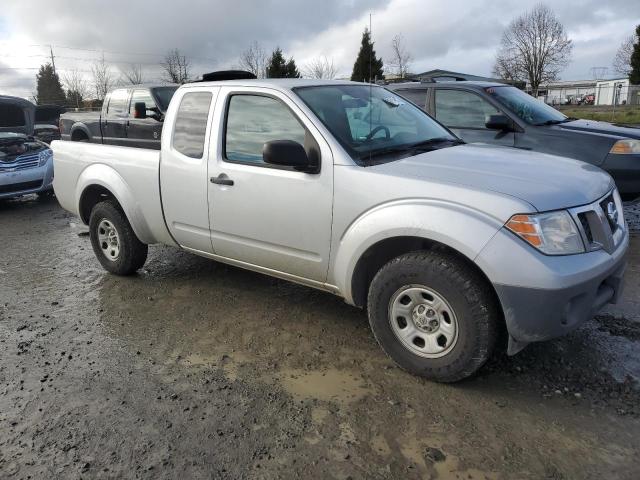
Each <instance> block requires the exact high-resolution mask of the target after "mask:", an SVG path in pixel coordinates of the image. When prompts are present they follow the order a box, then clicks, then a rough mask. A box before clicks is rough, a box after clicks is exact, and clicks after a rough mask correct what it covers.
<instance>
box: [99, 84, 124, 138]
mask: <svg viewBox="0 0 640 480" xmlns="http://www.w3.org/2000/svg"><path fill="white" fill-rule="evenodd" d="M128 121H129V91H128V90H126V89H124V88H121V89H118V90H114V91H113V92H112V93H111V96H110V97H109V103H108V105H107V110H106V112H105V115H104V117H103V118H102V143H104V144H106V145H127V122H128Z"/></svg>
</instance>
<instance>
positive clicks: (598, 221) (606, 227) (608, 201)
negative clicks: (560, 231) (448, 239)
mask: <svg viewBox="0 0 640 480" xmlns="http://www.w3.org/2000/svg"><path fill="white" fill-rule="evenodd" d="M610 205H612V206H611V207H610ZM569 211H570V212H571V214H572V215H573V218H574V219H575V220H576V223H577V225H578V228H579V230H580V234H581V236H582V240H583V241H584V244H585V246H586V247H587V251H593V250H599V249H604V250H605V251H606V252H609V253H611V252H613V251H614V250H615V249H616V248H617V246H618V245H619V244H620V242H621V241H622V239H623V238H624V224H623V222H622V219H621V217H620V215H622V205H621V204H620V202H619V201H617V200H616V196H615V195H614V193H613V192H611V193H609V194H607V195H606V196H605V197H603V198H601V199H600V200H597V201H595V202H593V203H592V204H590V205H585V206H583V207H576V208H572V209H570V210H569ZM616 212H617V214H616Z"/></svg>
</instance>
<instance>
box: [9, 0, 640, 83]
mask: <svg viewBox="0 0 640 480" xmlns="http://www.w3.org/2000/svg"><path fill="white" fill-rule="evenodd" d="M537 2H538V0H517V1H516V0H493V1H489V0H476V1H474V2H469V1H468V0H466V1H462V0H325V1H318V0H313V1H304V2H303V1H300V0H263V1H261V2H255V1H248V0H236V1H235V2H228V1H225V2H223V1H220V0H216V1H211V0H193V1H183V2H180V3H170V2H158V1H157V0H156V1H152V0H138V1H134V2H132V1H130V0H110V2H109V3H108V6H107V4H105V3H104V2H101V3H97V2H88V1H85V2H77V1H70V0H59V1H56V2H51V1H50V0H32V1H30V2H24V1H21V0H5V1H4V2H3V8H2V10H1V11H0V61H2V62H4V63H6V64H7V65H9V66H11V67H13V68H33V67H38V66H39V65H40V64H41V63H43V62H45V61H47V55H48V54H49V49H48V47H47V45H49V44H52V45H54V53H55V55H56V66H57V67H58V68H59V69H60V71H61V72H64V71H65V70H70V69H78V70H81V71H83V72H84V73H85V74H86V75H88V71H89V68H90V63H91V62H92V61H93V60H95V59H96V58H97V57H99V56H100V55H101V53H100V51H101V50H104V51H105V58H106V59H107V61H109V62H110V63H112V64H113V65H114V71H115V70H117V67H122V68H125V67H126V65H127V62H133V63H141V64H143V69H144V70H145V75H146V77H147V79H148V80H157V79H158V78H159V76H160V67H159V63H160V62H161V60H162V55H163V54H164V52H166V51H168V50H169V49H172V48H179V49H180V50H181V51H182V52H183V53H185V54H186V55H187V56H188V57H189V58H190V59H191V63H192V66H193V69H192V70H193V73H195V74H201V73H203V72H206V71H211V70H215V69H221V68H228V67H231V66H234V65H236V64H237V60H238V58H239V56H240V53H241V52H242V51H243V50H244V49H245V48H247V46H248V45H249V44H250V43H251V42H252V41H253V40H257V41H258V42H260V43H261V44H262V46H263V47H264V48H265V50H267V51H271V50H272V49H273V48H275V47H276V46H280V47H281V48H282V49H283V50H284V52H285V54H286V55H287V56H290V55H293V56H294V57H295V59H296V61H297V63H298V64H299V65H300V66H302V65H304V63H306V62H308V61H310V60H311V59H313V58H314V57H317V56H319V55H324V56H327V57H330V58H332V59H333V60H334V63H335V65H336V66H337V68H338V70H339V72H340V74H341V75H342V76H349V75H350V73H351V68H352V66H353V62H354V60H355V56H356V54H357V50H358V48H359V44H360V37H361V35H362V31H363V29H364V27H365V26H366V25H368V22H369V13H372V14H373V38H374V41H375V42H376V50H377V53H378V55H379V56H382V57H383V58H384V59H388V58H390V53H391V48H390V43H391V39H392V38H393V36H394V35H395V34H397V33H402V34H403V37H404V39H405V42H406V45H407V47H408V49H409V51H410V52H411V54H412V55H413V57H414V62H413V70H414V71H424V70H429V69H432V68H444V69H450V70H457V71H463V72H469V73H475V74H481V75H482V74H490V72H491V67H492V63H493V58H494V54H495V51H496V48H497V46H498V44H499V41H500V36H501V33H502V30H503V29H504V27H505V26H507V25H508V24H509V22H510V21H511V20H512V19H513V18H514V17H515V16H517V15H519V14H521V13H523V12H524V11H526V10H527V9H529V8H531V7H532V6H534V5H535V4H536V3H537ZM636 2H637V0H610V1H608V2H606V3H603V2H601V1H596V0H580V1H578V0H573V1H566V2H553V3H551V2H549V5H550V6H551V7H552V8H553V9H554V11H555V12H556V14H557V16H558V17H559V18H560V20H561V21H562V22H563V24H564V25H565V27H566V28H567V31H568V32H569V34H570V37H571V38H573V40H574V45H575V48H574V61H573V62H572V63H571V65H570V66H569V67H568V68H567V69H566V70H565V72H563V77H564V78H576V79H577V78H579V77H580V78H585V77H587V78H588V76H589V71H590V69H591V67H594V66H609V65H610V64H611V60H612V58H613V56H614V55H615V52H616V50H617V48H618V46H619V44H620V42H621V41H622V40H623V39H624V38H625V37H626V36H628V35H630V34H631V33H632V32H633V29H634V27H635V25H636V24H638V23H640V12H637V9H634V6H635V4H636ZM34 12H37V15H36V14H34ZM630 13H635V14H636V16H635V17H634V16H633V15H630ZM63 47H75V48H81V49H86V50H75V49H69V48H63ZM7 72H8V71H7V70H0V88H2V91H7V88H6V86H7V85H8V84H9V83H11V84H12V85H13V84H14V82H18V84H19V86H20V88H22V89H23V90H22V91H23V92H24V91H25V90H24V89H32V88H33V80H32V79H33V77H34V76H35V71H30V70H12V71H11V73H7ZM10 79H11V80H10Z"/></svg>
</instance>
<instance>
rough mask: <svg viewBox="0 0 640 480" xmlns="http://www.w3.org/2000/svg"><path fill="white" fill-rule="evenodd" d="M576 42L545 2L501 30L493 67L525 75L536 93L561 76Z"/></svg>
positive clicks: (520, 76) (523, 77)
mask: <svg viewBox="0 0 640 480" xmlns="http://www.w3.org/2000/svg"><path fill="white" fill-rule="evenodd" d="M572 51H573V44H572V43H571V40H569V38H568V37H567V33H566V32H565V29H564V27H563V26H562V24H561V23H560V22H559V21H558V19H557V18H556V16H555V14H554V13H553V11H552V10H551V9H550V8H549V7H547V6H545V5H542V4H539V5H536V6H535V7H533V9H532V10H531V11H529V12H526V13H525V14H524V15H521V16H520V17H518V18H516V19H515V20H513V21H512V22H511V23H510V24H509V26H508V27H507V29H506V30H505V31H504V32H503V34H502V41H501V46H500V49H499V50H498V53H497V55H496V64H495V66H494V71H495V72H497V73H499V74H500V73H502V72H507V73H508V74H509V75H510V76H511V79H526V80H527V81H528V82H529V84H530V85H531V90H532V93H533V95H534V96H537V95H538V88H539V86H540V85H541V84H542V83H546V82H551V81H554V80H557V79H558V75H559V74H560V72H561V71H562V70H563V69H564V68H565V67H566V66H567V65H568V64H569V62H570V61H571V53H572Z"/></svg>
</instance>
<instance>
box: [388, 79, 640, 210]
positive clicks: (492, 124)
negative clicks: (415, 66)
mask: <svg viewBox="0 0 640 480" xmlns="http://www.w3.org/2000/svg"><path fill="white" fill-rule="evenodd" d="M387 88H389V89H390V90H393V91H395V92H396V93H398V94H400V95H402V96H403V97H405V98H407V99H408V100H410V101H412V102H413V103H415V104H416V105H418V106H419V107H420V108H422V109H424V110H425V111H426V112H427V113H429V114H430V115H432V116H433V117H434V118H435V119H436V120H438V121H439V122H440V123H442V124H443V125H445V126H447V127H448V128H449V129H450V130H452V131H453V132H454V133H455V134H456V135H458V136H459V137H460V138H462V139H463V140H464V141H466V142H484V143H491V144H495V145H504V146H509V147H517V148H520V149H525V150H533V151H536V152H541V153H551V154H554V155H560V156H563V157H569V158H575V159H576V160H581V161H584V162H587V163H590V164H592V165H596V166H598V167H600V168H602V169H604V170H606V171H607V172H609V173H610V174H611V175H612V176H613V178H614V180H615V182H616V184H617V186H618V189H619V191H620V193H621V194H622V195H623V196H625V197H629V198H635V197H638V196H640V129H638V128H630V127H623V126H618V125H613V124H611V123H607V122H597V121H593V120H578V119H575V118H569V117H567V116H566V115H564V114H562V113H561V112H559V111H557V110H556V109H554V108H552V107H550V106H548V105H546V104H545V103H544V102H541V101H538V100H536V99H535V98H533V97H532V96H530V95H528V94H526V93H525V92H523V91H521V90H519V89H517V88H515V87H511V86H508V85H502V84H499V83H486V82H442V83H404V84H393V85H389V86H388V87H387ZM547 174H548V175H553V170H549V171H548V172H547Z"/></svg>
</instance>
